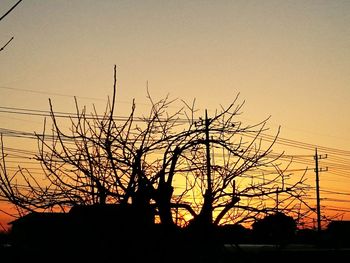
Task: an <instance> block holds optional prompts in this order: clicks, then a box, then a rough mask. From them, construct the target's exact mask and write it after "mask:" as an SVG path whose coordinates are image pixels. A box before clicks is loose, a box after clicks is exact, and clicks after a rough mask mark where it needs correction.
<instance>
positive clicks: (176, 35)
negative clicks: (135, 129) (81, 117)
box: [0, 0, 350, 218]
mask: <svg viewBox="0 0 350 263" xmlns="http://www.w3.org/2000/svg"><path fill="white" fill-rule="evenodd" d="M16 2H17V1H16V0H2V1H1V3H0V14H4V13H5V12H6V11H7V10H8V9H9V8H10V7H11V6H12V5H13V4H14V3H16ZM12 36H13V37H14V40H13V41H11V43H10V44H9V45H8V46H6V48H5V49H4V50H3V51H2V52H0V106H1V107H10V108H23V109H35V110H48V109H49V108H48V98H51V99H52V101H53V105H54V109H55V110H57V111H64V112H73V111H74V100H73V96H77V98H78V101H79V103H80V104H82V105H92V104H95V105H97V107H100V109H103V106H104V105H105V101H106V98H107V97H108V96H111V94H112V87H113V66H114V65H116V66H117V76H118V91H117V114H118V115H122V116H125V115H126V114H127V113H128V112H129V111H130V104H131V100H132V99H133V98H135V100H136V105H137V109H138V110H139V112H140V114H141V113H142V112H143V109H144V108H145V107H146V106H147V105H149V104H148V102H147V98H146V95H147V86H148V89H149V92H150V94H151V95H152V97H153V98H155V99H161V98H164V97H165V96H166V95H168V94H169V96H170V97H171V98H178V99H180V100H181V99H182V100H185V101H188V102H192V101H193V99H196V103H197V107H198V108H199V109H200V110H202V111H203V112H204V110H205V109H207V110H208V112H209V115H210V114H214V112H215V110H216V109H218V108H220V105H228V104H229V103H231V102H232V101H233V99H234V98H235V97H236V95H237V94H238V93H239V94H240V97H239V98H240V101H242V102H243V101H245V106H244V108H243V117H242V118H244V120H246V121H247V122H251V123H255V122H258V121H261V120H262V119H265V118H266V117H269V116H271V117H270V120H269V122H268V125H269V126H270V127H271V133H272V134H273V133H275V132H276V130H277V128H278V126H281V137H283V138H288V139H290V140H294V141H298V142H303V143H308V144H311V145H315V146H324V147H329V148H331V150H344V153H345V154H349V151H350V138H349V130H350V123H349V113H350V105H349V101H350V88H349V84H350V52H349V51H350V1H347V0H346V1H341V0H334V1H323V0H318V1H312V0H306V1H301V0H293V1H288V0H285V1H279V0H276V1H274V0H267V1H258V0H257V1H253V0H244V1H239V0H237V1H224V0H221V1H220V0H219V1H205V0H203V1H197V0H196V1H194V0H186V1H181V0H179V1H148V0H145V1H115V0H101V1H94V0H81V1H78V0H75V1H71V0H49V1H43V0H31V1H22V2H21V3H20V4H19V5H18V7H17V8H16V9H15V10H14V11H13V12H12V13H11V14H9V15H8V16H7V17H6V18H5V19H4V20H2V21H1V22H0V45H1V46H2V45H3V44H5V43H6V42H7V41H8V40H9V39H10V38H11V37H12ZM146 83H148V85H147V84H146ZM2 110H3V109H2ZM42 123H43V120H42V118H40V117H34V116H32V117H29V116H22V115H18V114H9V113H4V112H0V128H4V129H13V130H20V131H29V132H32V131H40V130H41V129H42ZM5 139H6V138H5ZM6 140H7V141H8V143H9V144H11V145H12V144H13V145H14V146H13V147H21V143H19V142H16V141H15V140H13V139H11V138H9V139H6ZM6 140H5V142H6ZM310 149H312V150H313V147H311V148H310ZM310 149H309V151H308V152H307V153H308V154H312V152H311V153H310ZM290 151H291V154H300V153H301V154H303V153H305V152H303V150H302V149H300V148H296V149H291V150H290ZM321 153H325V154H326V152H325V151H324V152H321ZM330 153H332V151H330ZM336 153H338V155H337V156H336V157H337V158H342V159H341V161H342V165H343V163H345V165H349V162H348V159H350V157H349V156H350V155H347V156H346V155H342V154H340V153H343V152H338V151H336ZM337 165H338V166H336V167H338V168H337V169H338V170H336V172H341V175H342V177H334V176H332V175H331V174H329V175H327V176H328V177H327V179H329V180H330V181H333V185H336V184H337V183H339V184H341V187H340V186H336V187H335V188H331V186H332V185H330V188H329V189H331V190H332V191H333V190H334V191H337V192H338V191H340V192H341V193H347V192H346V190H347V189H348V188H349V186H350V175H349V178H347V175H346V173H347V172H346V171H347V170H349V166H345V167H342V168H344V169H343V170H341V171H340V170H339V167H340V166H339V164H337ZM328 184H331V183H328ZM324 185H325V184H324ZM327 189H328V188H327ZM349 192H350V191H349ZM349 218H350V217H349Z"/></svg>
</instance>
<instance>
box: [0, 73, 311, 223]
mask: <svg viewBox="0 0 350 263" xmlns="http://www.w3.org/2000/svg"><path fill="white" fill-rule="evenodd" d="M148 99H149V102H150V105H151V107H150V111H149V113H148V114H147V115H143V116H141V117H136V116H135V107H136V105H135V102H133V103H132V107H131V112H130V114H129V116H128V117H126V118H121V117H116V116H115V103H116V67H114V88H113V96H112V99H111V100H108V102H107V105H106V109H105V111H104V113H103V114H102V115H99V114H98V113H97V110H96V109H95V108H94V111H93V112H92V113H90V114H88V113H87V111H86V107H82V108H80V106H79V105H78V102H77V100H76V99H75V103H76V114H75V115H74V116H71V117H70V124H71V125H70V126H71V127H70V129H69V130H68V131H67V130H64V129H62V128H61V126H60V124H59V118H60V116H59V114H56V113H55V110H54V107H53V104H52V102H51V100H49V105H50V115H51V116H50V119H49V120H45V122H44V123H45V124H44V129H43V132H42V133H40V134H39V133H36V134H35V135H36V137H37V140H38V154H37V155H36V156H35V159H36V160H37V161H38V162H40V164H41V167H42V172H43V175H44V181H43V180H39V179H38V178H37V176H35V175H34V174H32V173H31V171H30V169H24V168H19V170H18V171H17V172H16V173H15V174H10V173H9V171H8V170H7V169H6V162H5V157H6V153H5V152H4V147H2V158H1V165H0V168H1V169H0V171H1V173H0V196H1V197H2V198H5V199H6V200H8V201H9V202H11V203H12V204H14V205H16V206H17V208H18V209H19V210H20V211H21V212H22V213H23V214H25V213H27V212H31V211H32V212H33V211H52V210H55V211H58V210H61V211H67V210H68V209H69V208H70V207H72V206H74V205H92V204H129V205H132V206H135V207H136V208H137V209H138V210H139V211H140V214H144V213H149V214H156V215H158V216H159V220H160V223H161V224H163V225H167V226H175V225H179V224H182V225H185V226H186V225H188V226H189V227H190V228H194V229H196V228H199V229H204V228H208V227H210V226H212V225H219V224H225V223H226V222H231V223H232V222H235V223H243V222H252V221H253V220H255V219H256V218H259V216H260V215H261V214H266V213H267V212H269V211H274V209H275V206H276V204H275V200H274V196H275V195H276V194H279V195H280V198H279V204H278V205H279V210H280V211H284V212H286V213H291V212H295V213H298V212H299V209H300V207H299V205H300V202H302V197H303V195H304V194H305V189H306V185H305V184H304V180H303V175H302V176H300V178H299V179H297V180H294V181H293V182H291V183H288V178H287V175H288V174H287V173H286V170H287V169H288V164H287V165H285V166H283V165H282V162H281V161H280V158H281V156H282V154H276V153H274V152H273V150H272V148H273V145H274V143H275V141H276V139H277V135H278V132H277V134H276V136H275V137H273V139H272V140H271V141H267V142H265V141H264V140H263V139H262V134H263V133H264V132H266V131H267V130H268V129H267V128H266V124H267V121H268V119H266V120H264V121H262V122H260V123H257V124H254V125H244V124H243V123H242V122H241V121H239V120H238V118H239V116H240V114H241V110H242V107H243V105H244V102H243V103H239V102H238V100H239V96H237V97H236V98H235V99H234V101H233V102H232V103H231V104H230V105H229V106H228V107H222V108H221V110H220V111H217V112H216V113H215V114H214V115H213V116H211V117H210V118H209V117H208V114H207V112H205V117H204V118H203V119H201V118H198V117H197V115H198V111H197V110H196V108H195V103H194V102H193V103H192V104H191V105H190V104H188V103H186V102H183V107H182V108H180V109H179V110H176V111H175V112H174V111H173V112H172V111H171V110H169V108H170V107H171V106H172V105H173V104H174V102H175V101H174V100H170V99H169V98H168V97H166V98H164V99H161V100H159V101H154V100H153V99H152V97H151V95H150V94H149V92H148ZM49 122H50V124H51V127H50V128H48V127H49V124H48V123H49ZM2 143H3V142H2V139H1V144H2ZM2 146H3V145H2ZM18 182H23V183H22V184H19V183H18ZM23 184H25V187H24V186H23Z"/></svg>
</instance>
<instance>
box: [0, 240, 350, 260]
mask: <svg viewBox="0 0 350 263" xmlns="http://www.w3.org/2000/svg"><path fill="white" fill-rule="evenodd" d="M137 247H139V246H135V249H133V248H132V247H130V248H129V249H124V250H123V251H120V249H118V248H112V247H108V248H106V249H105V250H104V249H102V248H99V249H97V248H95V249H93V248H86V249H84V248H76V249H73V248H70V249H63V248H60V247H59V246H53V247H50V246H46V247H45V249H40V248H37V249H33V248H31V249H28V248H16V247H11V246H2V247H1V248H0V262H4V263H5V262H11V263H12V262H102V263H104V262H111V263H112V262H115V263H117V262H153V263H158V262H159V263H160V262H164V263H165V262H174V263H175V262H181V263H187V262H191V263H194V262H203V263H226V262H232V263H234V262H235V263H255V262H256V263H264V262H269V263H277V262H283V263H289V262H290V263H292V262H293V263H302V262H308V263H309V262H312V261H319V262H333V263H335V262H349V259H350V248H330V247H328V248H327V247H316V246H312V245H302V244H297V245H288V246H285V247H279V246H276V245H264V244H259V245H257V244H238V245H232V244H225V245H221V246H216V247H215V248H214V247H212V248H210V247H202V248H201V247H199V246H195V245H194V246H193V247H192V248H191V247H190V246H187V247H184V246H180V247H181V249H180V248H179V249H173V248H170V247H166V246H165V245H163V246H161V247H159V246H158V247H153V248H151V246H149V245H148V246H147V250H144V249H141V248H140V247H139V248H137Z"/></svg>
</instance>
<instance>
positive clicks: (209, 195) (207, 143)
mask: <svg viewBox="0 0 350 263" xmlns="http://www.w3.org/2000/svg"><path fill="white" fill-rule="evenodd" d="M209 125H210V119H208V112H207V110H205V146H206V157H207V158H206V159H207V191H206V193H205V194H206V197H205V198H207V200H206V201H207V205H208V210H209V211H208V213H209V215H208V216H209V220H210V223H212V222H213V213H212V211H213V209H212V200H211V199H212V194H213V189H212V182H211V164H210V141H209Z"/></svg>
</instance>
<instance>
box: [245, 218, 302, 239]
mask: <svg viewBox="0 0 350 263" xmlns="http://www.w3.org/2000/svg"><path fill="white" fill-rule="evenodd" d="M252 226H253V233H254V236H255V237H256V238H257V240H258V241H260V242H261V241H263V242H274V243H285V242H290V241H291V240H292V239H293V238H294V236H295V231H296V222H295V220H294V219H293V218H292V217H290V216H287V215H285V214H283V213H281V212H276V213H273V214H269V215H266V216H265V217H264V218H262V219H259V220H257V221H256V222H254V223H253V225H252Z"/></svg>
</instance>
